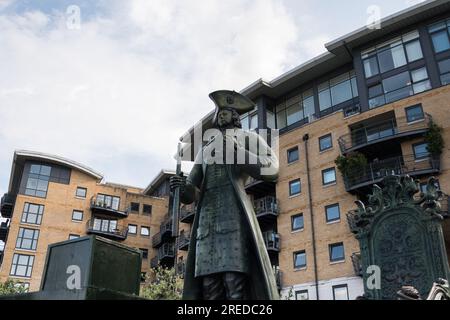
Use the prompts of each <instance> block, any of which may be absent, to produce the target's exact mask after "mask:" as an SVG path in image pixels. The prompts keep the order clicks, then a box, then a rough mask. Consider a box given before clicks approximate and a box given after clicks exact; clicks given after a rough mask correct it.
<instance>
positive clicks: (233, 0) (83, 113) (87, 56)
mask: <svg viewBox="0 0 450 320" xmlns="http://www.w3.org/2000/svg"><path fill="white" fill-rule="evenodd" d="M419 2H422V1H420V0H417V1H414V0H371V1H366V0H308V1H307V0H227V1H223V0H208V1H204V0H179V1H177V0H96V1H94V0H89V1H88V0H79V1H76V0H70V1H68V0H58V1H56V0H45V1H44V0H33V1H27V0H22V1H19V0H17V1H15V0H0V30H1V31H0V195H1V194H3V193H5V192H6V191H7V188H8V183H9V175H10V170H11V164H12V158H13V153H14V150H17V149H26V150H33V151H40V152H45V153H50V154H56V155H59V156H63V157H66V158H69V159H71V160H74V161H77V162H80V163H82V164H85V165H87V166H89V167H91V168H93V169H95V170H96V171H99V172H101V173H103V174H104V176H105V179H106V180H107V181H109V182H116V183H122V184H127V185H133V186H137V187H145V186H147V185H148V183H149V182H150V181H151V180H152V179H153V178H154V177H155V176H156V175H157V173H158V172H159V171H160V170H161V169H163V168H165V169H172V170H174V168H175V161H174V160H173V155H174V154H175V152H176V148H177V141H178V138H179V137H180V136H181V135H182V134H183V133H184V132H185V131H186V130H187V129H189V128H190V127H192V126H193V125H194V124H195V123H196V122H197V121H198V120H199V119H200V118H201V117H203V116H204V115H205V114H207V113H208V112H209V111H211V110H212V109H213V108H214V104H213V102H212V101H211V100H210V99H209V98H208V94H209V93H210V92H212V91H215V90H220V89H228V90H236V91H240V90H242V89H243V88H245V87H246V86H248V85H249V84H251V83H253V82H254V81H256V80H258V79H259V78H263V79H265V80H272V79H274V78H276V77H278V76H279V75H281V74H283V73H285V72H287V71H289V70H290V69H292V68H294V67H296V66H297V65H300V64H302V63H303V62H305V61H307V60H309V59H311V58H314V57H315V56H317V55H318V54H320V53H323V52H324V51H325V47H324V44H325V43H327V42H329V41H331V40H333V39H336V38H338V37H340V36H342V35H344V34H346V33H349V32H351V31H353V30H355V29H358V28H360V27H362V26H364V25H366V23H367V22H368V21H369V19H370V18H371V17H372V16H373V14H374V6H376V7H375V12H377V13H379V14H380V15H381V16H382V17H385V16H387V15H390V14H392V13H395V12H397V11H400V10H403V9H405V8H407V7H409V6H412V5H414V4H417V3H419Z"/></svg>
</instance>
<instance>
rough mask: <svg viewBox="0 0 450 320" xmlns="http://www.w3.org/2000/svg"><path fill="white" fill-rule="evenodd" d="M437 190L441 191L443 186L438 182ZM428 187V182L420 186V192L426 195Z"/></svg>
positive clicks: (436, 183) (436, 184)
mask: <svg viewBox="0 0 450 320" xmlns="http://www.w3.org/2000/svg"><path fill="white" fill-rule="evenodd" d="M434 185H435V186H436V188H437V189H438V190H441V185H440V184H439V181H437V180H436V182H435V184H434ZM427 186H428V182H424V183H421V184H420V192H422V193H425V192H427Z"/></svg>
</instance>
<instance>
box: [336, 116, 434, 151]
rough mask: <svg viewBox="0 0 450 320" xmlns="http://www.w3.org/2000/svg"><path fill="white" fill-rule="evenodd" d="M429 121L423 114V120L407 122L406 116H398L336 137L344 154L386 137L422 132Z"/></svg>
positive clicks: (383, 139)
mask: <svg viewBox="0 0 450 320" xmlns="http://www.w3.org/2000/svg"><path fill="white" fill-rule="evenodd" d="M430 121H431V116H430V115H428V114H425V115H424V118H423V120H420V121H414V122H408V119H407V118H406V117H398V118H392V119H389V120H384V121H379V122H374V123H370V124H367V125H365V126H363V127H360V128H357V129H353V130H351V132H350V133H349V134H346V135H343V136H341V137H340V138H339V139H338V141H339V146H340V148H341V152H342V153H344V154H345V153H348V152H350V151H355V150H357V149H359V148H362V147H364V146H367V145H370V144H374V143H378V142H381V141H385V140H388V139H393V138H396V137H402V136H408V135H414V134H418V133H423V132H425V131H426V130H428V127H429V123H430Z"/></svg>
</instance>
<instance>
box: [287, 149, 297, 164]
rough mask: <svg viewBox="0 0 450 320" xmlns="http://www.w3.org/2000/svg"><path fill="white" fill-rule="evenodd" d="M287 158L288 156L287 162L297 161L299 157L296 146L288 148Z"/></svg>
mask: <svg viewBox="0 0 450 320" xmlns="http://www.w3.org/2000/svg"><path fill="white" fill-rule="evenodd" d="M287 158H288V163H293V162H295V161H298V159H299V154H298V147H295V148H292V149H290V150H288V152H287Z"/></svg>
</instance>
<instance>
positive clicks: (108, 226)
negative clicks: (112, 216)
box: [92, 218, 117, 233]
mask: <svg viewBox="0 0 450 320" xmlns="http://www.w3.org/2000/svg"><path fill="white" fill-rule="evenodd" d="M92 229H93V230H95V231H101V232H111V233H114V232H116V231H117V220H109V219H99V218H94V225H93V228H92Z"/></svg>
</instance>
